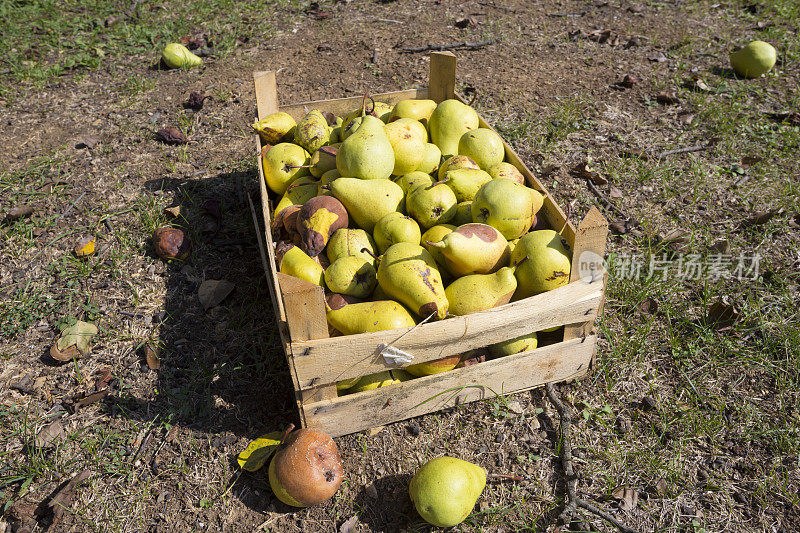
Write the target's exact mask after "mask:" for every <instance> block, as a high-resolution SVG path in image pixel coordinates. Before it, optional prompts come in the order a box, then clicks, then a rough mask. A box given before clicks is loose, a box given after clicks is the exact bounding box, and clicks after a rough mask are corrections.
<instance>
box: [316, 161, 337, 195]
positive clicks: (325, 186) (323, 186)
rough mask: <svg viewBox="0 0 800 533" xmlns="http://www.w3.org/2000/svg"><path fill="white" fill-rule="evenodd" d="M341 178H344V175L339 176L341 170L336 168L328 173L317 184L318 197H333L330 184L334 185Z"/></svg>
mask: <svg viewBox="0 0 800 533" xmlns="http://www.w3.org/2000/svg"><path fill="white" fill-rule="evenodd" d="M341 177H342V175H341V174H339V170H337V169H335V168H334V169H331V170H329V171H327V172H326V173H325V174H323V175H322V177H321V178H320V179H319V182H317V195H318V196H333V194H331V190H330V184H331V183H333V182H334V181H336V180H338V179H339V178H341Z"/></svg>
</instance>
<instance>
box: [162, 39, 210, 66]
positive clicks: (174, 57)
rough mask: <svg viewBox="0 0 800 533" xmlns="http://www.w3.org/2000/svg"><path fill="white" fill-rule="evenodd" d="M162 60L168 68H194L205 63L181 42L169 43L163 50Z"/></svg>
mask: <svg viewBox="0 0 800 533" xmlns="http://www.w3.org/2000/svg"><path fill="white" fill-rule="evenodd" d="M161 60H162V61H163V62H164V65H166V66H167V68H192V67H198V66H200V65H201V64H203V60H202V59H200V58H199V57H198V56H196V55H194V54H193V53H192V52H191V51H189V49H188V48H186V47H185V46H183V45H182V44H180V43H169V44H168V45H167V46H165V47H164V51H163V52H161Z"/></svg>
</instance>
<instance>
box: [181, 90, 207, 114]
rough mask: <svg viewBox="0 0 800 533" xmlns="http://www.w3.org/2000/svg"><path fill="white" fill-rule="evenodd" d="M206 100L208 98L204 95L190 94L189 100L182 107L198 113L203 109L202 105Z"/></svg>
mask: <svg viewBox="0 0 800 533" xmlns="http://www.w3.org/2000/svg"><path fill="white" fill-rule="evenodd" d="M206 98H208V96H205V95H204V94H200V93H196V92H192V93H190V94H189V99H188V100H187V101H186V103H184V104H183V107H185V108H186V109H193V110H195V111H200V110H201V109H203V104H204V103H205V101H206Z"/></svg>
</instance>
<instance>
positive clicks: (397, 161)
mask: <svg viewBox="0 0 800 533" xmlns="http://www.w3.org/2000/svg"><path fill="white" fill-rule="evenodd" d="M404 121H406V122H412V123H415V124H419V122H417V121H416V120H408V119H401V120H398V121H396V122H390V123H389V124H387V125H386V126H385V127H384V131H385V132H386V137H387V138H388V139H389V143H390V144H391V145H392V150H394V168H393V169H392V174H394V175H395V176H402V175H403V174H408V173H409V172H413V171H415V170H417V167H419V165H420V163H422V159H423V157H425V139H422V138H420V136H419V132H418V131H415V130H414V129H412V128H411V127H410V126H409V125H408V124H406V123H405V122H404ZM419 126H420V127H421V128H422V130H423V132H424V131H425V128H424V127H423V126H422V124H419Z"/></svg>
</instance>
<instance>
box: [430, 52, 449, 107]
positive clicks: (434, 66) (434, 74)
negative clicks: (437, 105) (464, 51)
mask: <svg viewBox="0 0 800 533" xmlns="http://www.w3.org/2000/svg"><path fill="white" fill-rule="evenodd" d="M455 89H456V56H455V54H453V53H452V52H433V53H432V54H431V65H430V80H429V83H428V98H430V99H431V100H433V101H435V102H441V101H443V100H447V99H449V98H455Z"/></svg>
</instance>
